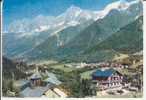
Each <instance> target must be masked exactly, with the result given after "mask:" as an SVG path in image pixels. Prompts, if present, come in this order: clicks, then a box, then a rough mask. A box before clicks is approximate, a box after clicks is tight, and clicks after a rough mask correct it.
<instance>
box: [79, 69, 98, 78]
mask: <svg viewBox="0 0 146 100" xmlns="http://www.w3.org/2000/svg"><path fill="white" fill-rule="evenodd" d="M94 71H96V69H94V70H90V71H86V72H83V73H81V74H80V75H81V78H82V79H91V74H92V73H93V72H94Z"/></svg>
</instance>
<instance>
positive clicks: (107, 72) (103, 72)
mask: <svg viewBox="0 0 146 100" xmlns="http://www.w3.org/2000/svg"><path fill="white" fill-rule="evenodd" d="M115 72H117V71H116V70H114V69H106V70H96V71H95V72H94V73H93V74H92V76H95V77H109V76H111V75H112V74H113V73H115Z"/></svg>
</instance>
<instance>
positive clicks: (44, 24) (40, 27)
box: [7, 0, 140, 35]
mask: <svg viewBox="0 0 146 100" xmlns="http://www.w3.org/2000/svg"><path fill="white" fill-rule="evenodd" d="M139 2H140V0H133V1H131V2H128V1H126V0H119V1H116V2H113V3H111V4H108V5H107V6H106V7H105V8H104V9H103V10H101V11H90V10H83V9H81V8H79V7H77V6H74V5H72V6H70V7H69V8H68V9H67V10H66V11H65V12H64V13H62V14H61V15H58V16H56V17H52V16H43V15H38V16H36V17H35V18H34V19H22V20H16V21H14V22H12V23H11V24H10V25H9V26H8V28H7V29H8V30H7V31H8V32H16V33H23V32H24V33H30V32H41V31H45V30H49V29H56V28H58V27H63V26H66V27H68V26H75V25H77V24H81V23H82V22H85V21H87V20H91V19H92V20H94V21H96V20H98V19H102V18H104V17H105V16H106V15H108V14H109V12H110V11H111V10H113V9H115V10H117V11H128V10H127V9H129V8H130V7H131V6H132V5H134V4H139ZM136 9H138V10H139V8H136ZM137 12H138V11H137ZM26 35H27V34H26Z"/></svg>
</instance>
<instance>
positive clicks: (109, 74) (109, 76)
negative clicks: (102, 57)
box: [92, 69, 123, 90]
mask: <svg viewBox="0 0 146 100" xmlns="http://www.w3.org/2000/svg"><path fill="white" fill-rule="evenodd" d="M92 80H93V83H94V84H95V85H96V86H97V88H98V89H99V90H106V89H111V88H116V87H122V81H123V75H122V74H121V73H120V72H118V71H116V70H114V69H104V70H102V69H97V70H96V71H95V72H93V73H92Z"/></svg>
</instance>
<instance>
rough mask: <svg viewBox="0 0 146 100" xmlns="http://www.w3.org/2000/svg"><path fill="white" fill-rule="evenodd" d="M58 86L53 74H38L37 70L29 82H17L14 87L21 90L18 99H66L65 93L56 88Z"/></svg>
mask: <svg viewBox="0 0 146 100" xmlns="http://www.w3.org/2000/svg"><path fill="white" fill-rule="evenodd" d="M44 78H45V79H44ZM18 83H19V84H18ZM60 84H61V82H60V81H59V80H58V79H57V77H56V76H55V74H53V73H49V72H47V71H46V72H45V73H40V72H39V71H38V68H37V69H36V71H35V72H34V74H32V75H31V76H30V77H29V80H25V81H21V82H17V84H16V86H17V87H18V88H20V87H21V88H22V89H21V91H20V93H19V95H20V97H50V98H52V97H67V95H66V93H64V92H63V91H61V90H60V89H57V88H56V87H57V86H59V85H60Z"/></svg>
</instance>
